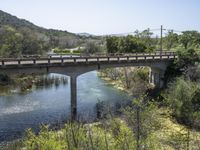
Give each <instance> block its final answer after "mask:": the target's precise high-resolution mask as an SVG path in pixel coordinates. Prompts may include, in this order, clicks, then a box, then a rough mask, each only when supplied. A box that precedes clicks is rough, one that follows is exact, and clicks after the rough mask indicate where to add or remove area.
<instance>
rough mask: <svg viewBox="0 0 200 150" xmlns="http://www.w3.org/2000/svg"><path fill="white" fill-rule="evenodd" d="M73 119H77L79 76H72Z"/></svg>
mask: <svg viewBox="0 0 200 150" xmlns="http://www.w3.org/2000/svg"><path fill="white" fill-rule="evenodd" d="M70 90H71V120H72V121H74V120H76V119H77V76H70Z"/></svg>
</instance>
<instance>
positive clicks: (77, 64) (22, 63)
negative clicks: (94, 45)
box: [0, 52, 177, 120]
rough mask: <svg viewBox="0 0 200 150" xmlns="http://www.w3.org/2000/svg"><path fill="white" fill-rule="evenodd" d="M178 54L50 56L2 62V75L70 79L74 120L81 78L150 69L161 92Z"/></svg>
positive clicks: (151, 76) (5, 59)
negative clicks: (102, 71) (93, 73)
mask: <svg viewBox="0 0 200 150" xmlns="http://www.w3.org/2000/svg"><path fill="white" fill-rule="evenodd" d="M176 58H177V56H176V54H175V53H174V52H155V53H132V54H120V55H116V54H104V55H100V54H99V55H91V56H74V57H72V56H71V57H69V56H64V55H49V56H47V57H39V58H36V57H26V58H0V73H1V74H7V75H10V76H15V75H18V74H24V75H28V74H29V75H34V74H46V73H59V74H63V75H67V76H69V77H70V85H71V119H72V120H75V119H76V116H77V77H78V76H79V75H81V74H84V73H87V72H90V71H94V70H100V69H106V68H114V67H128V66H133V67H140V66H147V67H149V68H150V71H149V82H150V83H152V84H154V85H155V86H157V87H158V88H160V87H162V86H163V78H164V73H165V70H166V68H167V66H168V65H169V64H170V63H171V62H172V61H173V60H174V59H176Z"/></svg>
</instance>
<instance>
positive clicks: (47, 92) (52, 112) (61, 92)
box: [0, 71, 130, 141]
mask: <svg viewBox="0 0 200 150" xmlns="http://www.w3.org/2000/svg"><path fill="white" fill-rule="evenodd" d="M32 81H33V80H32ZM32 81H31V82H32ZM34 81H35V80H34ZM38 81H39V82H36V81H35V82H32V87H31V88H32V90H30V91H29V92H20V90H19V91H18V92H16V93H12V94H10V95H4V96H0V141H8V140H12V139H15V138H19V137H21V136H22V135H23V134H24V132H25V130H26V129H27V128H33V129H34V130H36V131H37V130H38V128H39V126H40V125H41V124H51V125H58V124H59V125H60V124H62V123H63V122H65V121H67V119H69V118H70V84H68V82H70V81H69V78H68V77H67V76H62V75H58V74H49V75H47V76H41V77H40V78H39V80H38ZM77 83H78V86H77V91H78V92H77V103H78V107H77V110H78V116H79V117H80V118H81V119H82V120H85V121H92V120H94V119H95V118H96V117H97V114H98V113H99V116H101V114H100V113H101V112H100V111H99V112H98V110H97V103H98V102H99V101H100V102H101V101H103V102H102V103H103V104H105V105H107V106H109V108H111V109H110V110H112V111H113V110H116V109H117V108H118V107H120V106H122V105H123V104H124V103H126V102H127V101H128V100H129V99H130V98H129V97H128V96H127V95H126V94H125V93H122V92H119V91H118V90H116V89H114V88H112V87H110V86H108V85H107V84H106V83H105V82H104V81H102V80H101V79H99V77H98V76H97V74H96V72H95V71H94V72H90V73H87V74H84V75H82V76H80V77H78V82H77ZM103 110H104V109H103ZM107 110H108V109H107ZM97 112H98V113H97Z"/></svg>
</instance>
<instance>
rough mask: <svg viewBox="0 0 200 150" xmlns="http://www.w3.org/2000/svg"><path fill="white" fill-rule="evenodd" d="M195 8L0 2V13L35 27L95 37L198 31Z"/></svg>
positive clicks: (195, 0)
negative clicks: (138, 31)
mask: <svg viewBox="0 0 200 150" xmlns="http://www.w3.org/2000/svg"><path fill="white" fill-rule="evenodd" d="M199 8H200V0H0V10H3V11H5V12H7V13H10V14H12V15H14V16H17V17H19V18H23V19H26V20H29V21H30V22H32V23H34V24H36V25H38V26H41V27H45V28H53V29H61V30H66V31H69V32H73V33H82V32H87V33H90V34H95V35H105V34H120V33H128V32H134V31H135V30H136V29H138V30H145V29H147V28H150V29H155V28H156V29H157V28H160V26H161V25H163V26H164V28H166V29H174V30H177V31H183V30H198V31H200V10H199Z"/></svg>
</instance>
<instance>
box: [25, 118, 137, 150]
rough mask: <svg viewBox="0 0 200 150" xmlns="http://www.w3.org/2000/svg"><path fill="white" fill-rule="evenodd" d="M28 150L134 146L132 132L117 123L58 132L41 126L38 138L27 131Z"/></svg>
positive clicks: (72, 126) (69, 126) (70, 126)
mask: <svg viewBox="0 0 200 150" xmlns="http://www.w3.org/2000/svg"><path fill="white" fill-rule="evenodd" d="M22 147H24V148H25V149H27V150H35V149H42V150H43V149H48V150H62V149H63V150H64V149H69V150H71V149H73V150H76V149H77V150H78V149H80V150H89V149H94V150H101V149H110V150H115V149H124V150H127V149H134V147H135V142H134V137H133V134H132V132H131V130H130V129H129V128H128V127H127V126H126V124H125V123H123V122H121V121H120V120H118V119H111V120H110V121H107V122H106V123H103V124H99V125H98V124H97V125H83V124H81V123H67V124H65V127H64V128H63V129H62V130H61V131H58V132H55V131H51V130H50V129H49V128H48V127H47V126H42V127H41V130H40V133H39V134H38V135H36V134H34V132H33V131H32V130H31V129H29V130H27V134H26V138H25V140H24V141H23V146H22Z"/></svg>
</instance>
